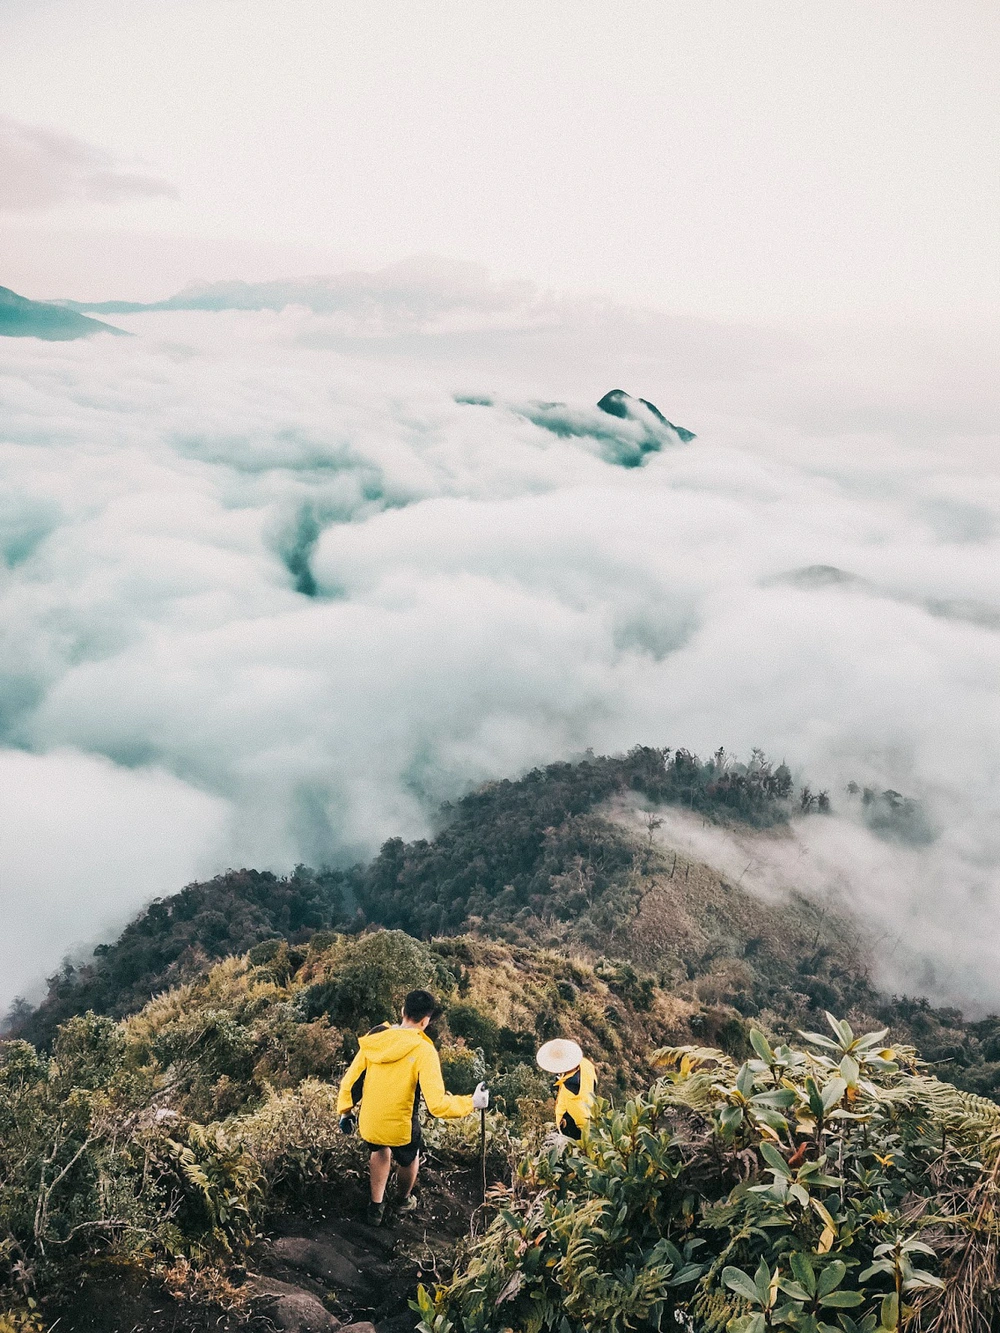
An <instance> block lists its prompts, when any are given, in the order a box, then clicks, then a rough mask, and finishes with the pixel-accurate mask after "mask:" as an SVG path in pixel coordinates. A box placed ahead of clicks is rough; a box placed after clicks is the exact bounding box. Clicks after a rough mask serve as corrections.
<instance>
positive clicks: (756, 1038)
mask: <svg viewBox="0 0 1000 1333" xmlns="http://www.w3.org/2000/svg"><path fill="white" fill-rule="evenodd" d="M750 1045H751V1046H752V1047H753V1048H754V1050H755V1051H756V1052H757V1054H758V1055H759V1056H760V1058H761V1059H762V1060H763V1061H764V1063H765V1064H766V1065H773V1064H774V1051H772V1050H771V1047H770V1044H769V1043H768V1040H767V1038H766V1037H765V1036H764V1034H763V1032H761V1031H760V1029H759V1028H751V1029H750Z"/></svg>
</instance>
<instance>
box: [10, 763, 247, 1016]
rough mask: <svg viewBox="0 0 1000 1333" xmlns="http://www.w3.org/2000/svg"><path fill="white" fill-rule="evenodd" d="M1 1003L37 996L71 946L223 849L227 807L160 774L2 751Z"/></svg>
mask: <svg viewBox="0 0 1000 1333" xmlns="http://www.w3.org/2000/svg"><path fill="white" fill-rule="evenodd" d="M0 792H2V801H3V817H2V819H0V902H2V905H3V921H4V929H3V935H2V936H0V977H2V983H0V986H2V989H0V1000H3V1001H8V1000H10V999H11V998H12V997H13V996H14V995H16V994H21V995H24V994H25V993H27V994H29V995H33V996H34V995H37V991H38V988H39V985H40V983H41V980H42V978H43V976H45V975H46V973H48V972H49V971H51V970H52V969H53V968H55V967H57V966H58V965H59V962H60V960H61V958H62V956H63V953H64V952H65V950H66V947H67V945H69V944H75V943H77V942H78V941H81V940H91V941H92V942H93V943H95V944H96V943H99V942H100V939H101V938H102V937H103V936H104V934H105V933H106V932H108V931H111V930H117V929H120V928H121V927H122V926H123V925H124V924H125V922H126V920H127V918H128V917H129V916H130V915H131V914H132V913H133V912H135V911H136V910H138V908H139V907H141V906H143V905H144V904H145V903H146V902H148V901H149V900H150V898H153V897H156V896H157V895H159V894H165V893H174V892H176V890H177V888H178V886H179V885H184V884H185V883H188V882H189V881H190V880H191V879H192V878H194V877H195V876H196V875H197V874H198V873H199V872H200V871H201V870H203V869H205V868H206V863H208V864H210V863H211V860H212V858H213V855H215V856H217V855H218V853H219V850H220V849H221V847H222V846H223V838H224V835H225V827H226V820H227V814H228V811H227V807H226V803H225V802H224V801H222V800H220V799H219V798H218V797H214V796H210V795H208V794H206V793H204V792H200V791H197V790H195V789H193V788H191V787H189V786H187V785H186V784H185V783H183V782H180V781H179V780H178V779H177V778H175V777H172V776H171V775H170V774H168V773H164V772H162V771H158V770H155V769H147V770H143V771H139V772H135V771H132V772H130V771H128V770H127V769H122V768H119V767H116V766H115V765H114V764H112V763H111V761H110V760H108V759H104V758H101V757H100V756H96V755H84V754H80V753H78V752H75V751H72V750H57V751H53V752H51V753H49V754H44V755H36V754H26V753H24V752H22V751H17V750H0Z"/></svg>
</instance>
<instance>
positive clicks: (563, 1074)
mask: <svg viewBox="0 0 1000 1333" xmlns="http://www.w3.org/2000/svg"><path fill="white" fill-rule="evenodd" d="M535 1059H536V1060H537V1061H538V1064H539V1065H540V1066H541V1068H542V1069H544V1070H545V1071H546V1073H548V1074H555V1075H556V1129H558V1130H559V1131H560V1133H562V1134H565V1135H566V1137H567V1138H570V1139H578V1138H580V1137H582V1135H583V1131H584V1129H586V1127H587V1125H588V1124H589V1123H590V1113H591V1108H592V1107H593V1104H594V1088H595V1086H596V1084H597V1070H596V1069H595V1068H594V1066H593V1065H592V1064H591V1062H590V1061H589V1060H588V1059H587V1057H586V1056H585V1055H584V1053H583V1051H582V1050H581V1049H580V1047H579V1046H578V1045H577V1044H576V1042H575V1041H567V1040H565V1039H564V1038H562V1037H556V1038H555V1040H554V1041H547V1042H546V1043H545V1045H544V1046H543V1047H542V1048H541V1050H540V1051H539V1052H538V1054H537V1056H536V1057H535Z"/></svg>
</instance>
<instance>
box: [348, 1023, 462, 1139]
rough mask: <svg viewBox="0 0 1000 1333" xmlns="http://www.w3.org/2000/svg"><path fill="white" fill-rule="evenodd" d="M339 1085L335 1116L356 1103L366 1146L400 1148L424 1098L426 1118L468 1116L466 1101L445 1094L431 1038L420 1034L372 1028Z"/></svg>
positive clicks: (412, 1132)
mask: <svg viewBox="0 0 1000 1333" xmlns="http://www.w3.org/2000/svg"><path fill="white" fill-rule="evenodd" d="M360 1048H361V1049H360V1050H359V1051H358V1053H357V1055H356V1056H355V1057H354V1059H353V1061H352V1062H351V1067H350V1069H348V1071H347V1073H346V1074H345V1075H344V1077H343V1079H342V1081H341V1084H340V1095H339V1097H338V1098H337V1114H338V1115H347V1114H348V1113H349V1112H350V1111H351V1110H352V1109H353V1108H354V1106H355V1105H356V1104H357V1103H358V1102H359V1101H360V1102H361V1114H360V1115H359V1117H358V1132H359V1133H360V1135H361V1137H362V1138H363V1139H365V1140H366V1141H367V1142H368V1143H374V1144H378V1145H381V1146H384V1147H386V1148H401V1147H402V1146H403V1145H404V1144H407V1143H412V1142H413V1141H414V1140H415V1139H416V1138H417V1135H418V1133H419V1128H420V1122H419V1120H418V1118H417V1113H418V1111H419V1108H420V1097H421V1094H423V1098H424V1101H425V1102H426V1103H427V1109H428V1111H430V1113H431V1115H434V1116H441V1117H444V1118H457V1117H458V1116H463V1115H471V1114H472V1111H473V1106H472V1098H471V1097H457V1096H453V1095H452V1094H451V1093H450V1092H445V1089H444V1079H443V1078H442V1076H441V1060H440V1058H439V1057H438V1053H437V1051H436V1050H435V1048H434V1043H433V1042H432V1041H431V1039H430V1037H428V1036H426V1035H425V1034H424V1033H423V1032H421V1031H420V1029H419V1028H402V1027H389V1026H388V1025H385V1026H383V1027H378V1028H373V1029H372V1031H371V1032H369V1033H368V1035H367V1036H365V1037H362V1038H361V1042H360Z"/></svg>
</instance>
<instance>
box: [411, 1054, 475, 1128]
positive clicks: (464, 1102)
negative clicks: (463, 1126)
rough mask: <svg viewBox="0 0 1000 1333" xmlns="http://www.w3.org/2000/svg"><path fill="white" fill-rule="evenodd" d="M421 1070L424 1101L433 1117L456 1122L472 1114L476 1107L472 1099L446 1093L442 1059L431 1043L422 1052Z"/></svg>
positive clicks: (421, 1088) (420, 1057) (421, 1087)
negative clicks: (460, 1117)
mask: <svg viewBox="0 0 1000 1333" xmlns="http://www.w3.org/2000/svg"><path fill="white" fill-rule="evenodd" d="M419 1070H420V1091H421V1092H422V1093H423V1095H424V1101H425V1102H426V1103H427V1109H428V1111H430V1113H431V1115H433V1116H438V1117H439V1118H441V1119H446V1120H454V1119H457V1118H458V1117H459V1116H463V1115H471V1114H472V1112H473V1111H474V1110H475V1107H474V1106H473V1105H472V1098H471V1097H460V1096H456V1095H455V1094H454V1093H451V1092H445V1088H444V1078H443V1077H442V1074H441V1059H440V1057H439V1056H438V1053H437V1051H436V1050H435V1048H434V1047H433V1046H432V1045H431V1043H430V1042H428V1043H427V1045H426V1047H423V1048H422V1049H421V1051H420V1056H419Z"/></svg>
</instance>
